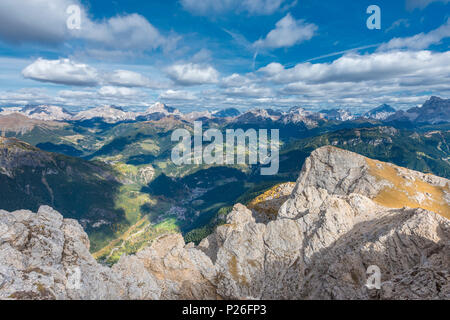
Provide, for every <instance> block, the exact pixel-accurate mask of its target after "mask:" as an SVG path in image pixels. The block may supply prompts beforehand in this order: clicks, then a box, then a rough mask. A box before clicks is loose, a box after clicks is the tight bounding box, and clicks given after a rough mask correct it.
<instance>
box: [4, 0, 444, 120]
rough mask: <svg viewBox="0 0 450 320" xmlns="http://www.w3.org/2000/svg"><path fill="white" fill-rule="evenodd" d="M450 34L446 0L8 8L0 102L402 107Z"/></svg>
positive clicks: (75, 3)
mask: <svg viewBox="0 0 450 320" xmlns="http://www.w3.org/2000/svg"><path fill="white" fill-rule="evenodd" d="M372 5H376V6H378V8H379V12H380V15H379V19H378V17H375V18H376V19H375V20H371V19H372V18H371V17H372V15H373V14H374V13H376V12H374V11H369V12H368V8H369V7H370V6H372ZM368 19H369V20H370V21H369V22H372V23H375V22H379V24H380V28H379V29H378V28H375V29H374V28H370V29H369V27H368V22H367V21H368ZM369 24H370V23H369ZM449 37H450V0H395V1H392V0H390V1H386V0H377V1H376V0H370V1H366V0H358V1H355V0H340V1H334V0H333V1H325V0H323V1H317V0H202V1H198V0H174V1H169V0H153V1H141V0H113V1H106V0H51V1H50V0H2V1H0V68H1V69H0V70H1V72H0V106H3V107H5V106H15V105H25V104H52V105H61V106H64V107H66V108H68V109H69V110H79V109H83V108H88V107H94V106H99V105H117V106H121V107H123V108H126V109H130V110H138V109H141V108H144V107H147V106H149V105H152V104H153V103H155V102H157V101H161V102H163V103H166V104H168V105H170V106H174V107H177V108H180V109H181V110H183V111H184V110H199V111H202V110H205V111H206V110H217V109H221V108H227V107H235V108H241V109H248V108H289V107H292V106H302V107H306V108H309V109H312V110H316V109H317V110H321V109H331V108H344V109H348V110H350V111H353V112H355V113H358V112H363V111H365V110H367V109H370V108H373V107H376V106H378V105H380V104H383V103H387V104H390V105H392V106H393V107H396V108H399V109H404V108H410V107H412V106H416V105H421V104H422V103H423V102H424V101H425V100H427V99H428V98H429V97H430V96H431V95H436V96H440V97H443V98H449V97H450V51H449V44H450V41H449Z"/></svg>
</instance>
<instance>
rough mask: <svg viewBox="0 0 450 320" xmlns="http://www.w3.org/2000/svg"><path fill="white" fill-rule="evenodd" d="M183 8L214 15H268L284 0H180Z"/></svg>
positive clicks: (194, 12) (279, 7) (195, 12)
mask: <svg viewBox="0 0 450 320" xmlns="http://www.w3.org/2000/svg"><path fill="white" fill-rule="evenodd" d="M180 2H181V5H182V6H183V8H184V9H185V10H187V11H189V12H191V13H193V14H196V15H205V16H208V15H216V14H221V13H227V12H232V11H233V12H236V13H242V12H247V13H249V14H253V15H270V14H272V13H274V12H276V11H278V10H280V9H281V5H282V4H283V3H286V2H287V1H285V0H201V1H199V0H181V1H180Z"/></svg>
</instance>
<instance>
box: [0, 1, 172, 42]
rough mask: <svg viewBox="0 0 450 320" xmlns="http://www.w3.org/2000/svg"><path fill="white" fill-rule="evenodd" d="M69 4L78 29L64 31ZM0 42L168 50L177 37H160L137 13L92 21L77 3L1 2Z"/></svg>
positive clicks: (83, 8) (65, 29)
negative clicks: (74, 10)
mask: <svg viewBox="0 0 450 320" xmlns="http://www.w3.org/2000/svg"><path fill="white" fill-rule="evenodd" d="M69 5H78V6H79V7H80V10H81V29H80V30H75V29H74V30H69V29H68V28H67V19H68V18H69V14H67V13H66V10H67V8H68V7H69ZM0 39H3V40H6V41H8V42H13V43H24V42H35V43H44V44H60V43H63V42H65V41H68V40H76V39H80V40H84V41H88V42H89V43H90V44H91V45H94V46H98V47H104V48H108V49H121V50H131V49H133V50H153V49H157V48H163V49H165V50H169V49H171V48H173V47H174V46H175V44H176V42H177V41H178V39H179V38H178V37H177V36H175V35H169V36H163V35H161V33H160V32H159V31H158V30H157V29H156V28H155V27H154V26H153V25H152V24H151V23H150V22H148V21H147V20H146V19H145V18H144V17H143V16H141V15H139V14H129V15H122V16H116V17H112V18H109V19H104V20H102V21H94V20H91V19H90V18H89V14H88V12H87V10H86V8H85V7H84V6H83V5H82V4H81V3H80V1H79V0H52V1H47V0H2V1H0Z"/></svg>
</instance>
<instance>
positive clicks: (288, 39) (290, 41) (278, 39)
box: [254, 13, 317, 49]
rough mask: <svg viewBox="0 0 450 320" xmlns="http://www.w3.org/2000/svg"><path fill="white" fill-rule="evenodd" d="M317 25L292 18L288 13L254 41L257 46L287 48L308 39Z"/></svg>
mask: <svg viewBox="0 0 450 320" xmlns="http://www.w3.org/2000/svg"><path fill="white" fill-rule="evenodd" d="M316 31H317V26H316V25H315V24H312V23H307V22H305V21H304V20H302V19H301V20H296V19H294V18H293V17H292V16H291V14H290V13H288V14H287V15H286V16H285V17H284V18H283V19H281V20H280V21H278V22H277V23H276V24H275V29H273V30H272V31H270V32H269V33H268V34H267V36H266V37H265V38H264V39H260V40H258V41H256V42H255V43H254V46H255V47H257V48H268V49H277V48H288V47H292V46H294V45H297V44H299V43H302V42H304V41H306V40H310V39H311V38H312V37H313V36H314V34H315V32H316Z"/></svg>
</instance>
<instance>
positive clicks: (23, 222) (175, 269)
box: [0, 147, 450, 299]
mask: <svg viewBox="0 0 450 320" xmlns="http://www.w3.org/2000/svg"><path fill="white" fill-rule="evenodd" d="M408 184H409V185H408ZM277 188H278V192H276V195H281V197H285V195H284V194H283V192H284V191H283V190H288V188H290V187H289V186H285V187H283V186H278V187H277ZM386 190H387V191H386ZM411 190H417V192H418V193H423V196H424V197H425V198H422V197H421V196H418V195H417V194H413V193H412V191H411ZM386 192H387V193H390V194H394V195H396V196H397V198H398V199H400V200H401V201H405V199H409V200H408V201H410V202H408V203H407V204H408V205H409V206H411V207H405V206H403V207H398V203H397V202H392V201H390V200H391V199H389V198H386V194H385V193H386ZM401 194H403V195H402V196H399V195H401ZM449 194H450V182H449V181H448V180H446V179H443V178H439V177H435V176H431V175H424V174H421V173H419V172H414V171H411V170H407V169H404V168H400V167H396V166H393V165H390V164H386V163H381V162H378V161H374V160H370V159H367V158H365V157H362V156H360V155H357V154H354V153H351V152H348V151H344V150H340V149H337V148H334V147H323V148H320V149H317V150H316V151H314V152H313V153H312V154H311V156H310V157H309V158H308V159H307V160H306V162H305V165H304V167H303V169H302V172H301V174H300V177H299V179H298V180H297V183H296V185H295V187H294V188H293V191H292V193H291V195H290V196H288V199H287V200H286V201H285V202H284V203H283V204H282V205H281V207H280V209H279V210H278V214H276V215H275V217H272V218H271V219H268V221H262V222H258V221H261V220H258V219H255V216H256V215H255V212H253V211H252V210H250V209H248V208H247V207H245V206H243V205H241V204H237V205H235V207H234V209H233V211H232V212H231V213H230V214H229V215H228V216H227V221H226V224H224V225H221V226H219V227H217V229H216V231H215V232H214V233H213V234H211V235H210V236H208V237H207V238H206V239H204V240H203V241H202V242H201V243H200V244H199V245H198V246H195V245H194V244H192V243H190V244H187V245H186V244H185V243H184V240H183V238H182V236H181V235H177V234H174V235H166V236H162V237H160V238H158V239H157V240H155V241H154V242H153V243H152V244H151V245H150V246H149V247H147V248H144V249H143V250H141V251H139V252H138V253H137V254H136V255H133V256H122V258H121V259H120V261H119V262H118V263H117V264H116V265H114V266H113V267H112V268H107V267H104V266H101V265H100V264H98V263H97V262H96V261H95V260H94V259H93V258H92V257H91V255H90V254H89V250H88V248H89V241H88V239H87V236H86V234H85V233H84V231H83V230H82V229H81V227H80V226H79V225H78V223H77V222H75V221H74V220H69V219H63V218H62V216H61V215H59V214H58V213H57V212H55V211H54V210H53V209H51V208H49V207H41V209H40V210H39V212H38V213H36V214H34V213H31V212H29V211H17V212H13V213H8V212H5V211H1V212H0V298H3V299H5V298H10V299H50V298H56V299H217V298H221V299H450V273H449V270H450V221H449V220H448V218H446V217H445V216H447V215H448V212H449V211H450V210H449V203H450V197H449ZM273 198H275V199H277V198H279V196H274V197H273ZM257 203H260V202H257ZM424 207H425V208H424ZM427 208H428V210H426V209H427ZM438 209H439V210H443V211H440V212H437V213H436V211H438ZM433 210H434V212H433ZM371 265H376V266H378V267H379V268H380V270H381V288H380V289H379V290H377V289H369V288H367V287H366V285H365V284H366V281H367V276H368V275H367V274H366V271H367V268H368V267H369V266H371ZM74 268H75V270H76V268H79V271H80V272H79V274H80V277H79V278H80V282H79V286H78V287H77V286H75V288H74V287H73V286H72V284H73V283H72V282H73V281H72V280H73V270H74Z"/></svg>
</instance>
